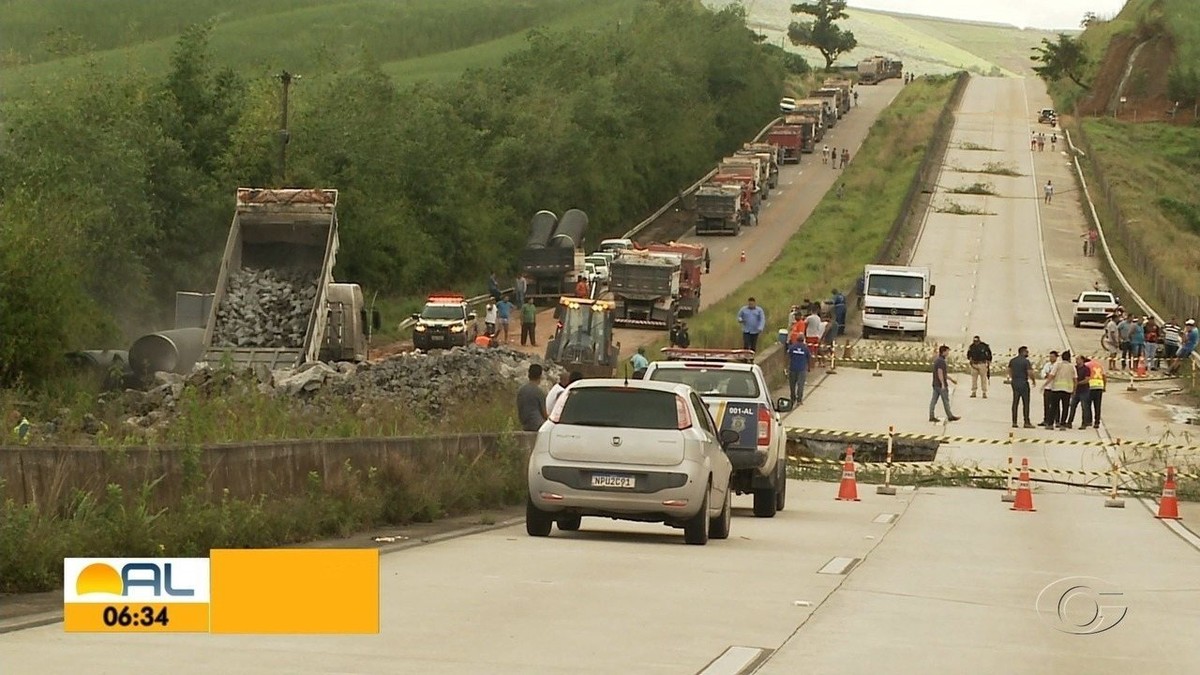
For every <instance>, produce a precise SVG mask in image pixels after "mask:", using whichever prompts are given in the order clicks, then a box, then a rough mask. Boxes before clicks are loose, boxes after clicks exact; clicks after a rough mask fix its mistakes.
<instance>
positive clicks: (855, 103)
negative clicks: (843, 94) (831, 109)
mask: <svg viewBox="0 0 1200 675" xmlns="http://www.w3.org/2000/svg"><path fill="white" fill-rule="evenodd" d="M854 107H855V108H857V107H858V90H857V89H855V90H854Z"/></svg>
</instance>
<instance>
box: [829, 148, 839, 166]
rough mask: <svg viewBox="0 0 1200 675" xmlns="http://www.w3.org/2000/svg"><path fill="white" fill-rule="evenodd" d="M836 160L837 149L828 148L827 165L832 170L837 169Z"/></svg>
mask: <svg viewBox="0 0 1200 675" xmlns="http://www.w3.org/2000/svg"><path fill="white" fill-rule="evenodd" d="M837 160H838V154H837V148H836V147H833V148H830V149H829V165H830V166H831V167H832V168H834V169H836V168H837Z"/></svg>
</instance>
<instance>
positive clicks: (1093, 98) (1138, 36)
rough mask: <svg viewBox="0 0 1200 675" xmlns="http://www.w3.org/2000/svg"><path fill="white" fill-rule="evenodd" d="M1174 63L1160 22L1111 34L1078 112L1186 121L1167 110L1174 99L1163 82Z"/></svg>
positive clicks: (1172, 47)
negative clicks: (1122, 99) (1120, 33)
mask: <svg viewBox="0 0 1200 675" xmlns="http://www.w3.org/2000/svg"><path fill="white" fill-rule="evenodd" d="M1174 62H1175V45H1174V42H1173V40H1172V38H1171V35H1170V33H1169V32H1167V30H1166V29H1165V28H1164V27H1163V26H1162V25H1160V24H1143V25H1141V26H1139V27H1138V29H1137V30H1135V31H1133V32H1131V33H1127V34H1124V35H1118V36H1116V37H1114V38H1113V39H1112V41H1111V42H1109V45H1108V50H1107V52H1106V53H1105V55H1104V61H1103V62H1102V63H1101V64H1100V68H1099V70H1097V71H1096V75H1095V77H1094V78H1093V80H1092V89H1091V92H1090V93H1089V94H1088V95H1087V96H1084V97H1083V98H1081V99H1080V100H1079V114H1080V115H1105V116H1113V115H1115V116H1116V117H1117V118H1119V119H1121V120H1124V121H1130V122H1133V121H1136V122H1170V121H1178V122H1181V123H1183V122H1189V123H1190V122H1191V118H1192V116H1191V115H1182V114H1180V115H1172V114H1171V112H1170V111H1171V110H1172V109H1173V108H1174V105H1175V102H1174V101H1172V100H1171V99H1170V97H1169V96H1168V94H1167V90H1168V87H1167V81H1168V78H1169V72H1170V69H1171V64H1173V63H1174ZM1121 97H1125V102H1123V103H1122V102H1121ZM1175 118H1178V119H1177V120H1176V119H1175Z"/></svg>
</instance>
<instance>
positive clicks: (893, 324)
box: [887, 321, 900, 328]
mask: <svg viewBox="0 0 1200 675" xmlns="http://www.w3.org/2000/svg"><path fill="white" fill-rule="evenodd" d="M887 327H888V328H899V327H900V322H899V321H889V322H887Z"/></svg>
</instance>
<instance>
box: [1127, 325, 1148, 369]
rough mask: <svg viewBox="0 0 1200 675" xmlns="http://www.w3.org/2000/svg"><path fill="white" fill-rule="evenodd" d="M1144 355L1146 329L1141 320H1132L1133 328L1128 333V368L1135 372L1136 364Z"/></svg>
mask: <svg viewBox="0 0 1200 675" xmlns="http://www.w3.org/2000/svg"><path fill="white" fill-rule="evenodd" d="M1145 355H1146V328H1145V326H1143V325H1142V320H1141V319H1134V320H1133V328H1132V330H1130V332H1129V368H1130V370H1136V369H1137V367H1138V362H1139V361H1140V360H1141V358H1142V357H1143V356H1145Z"/></svg>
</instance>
